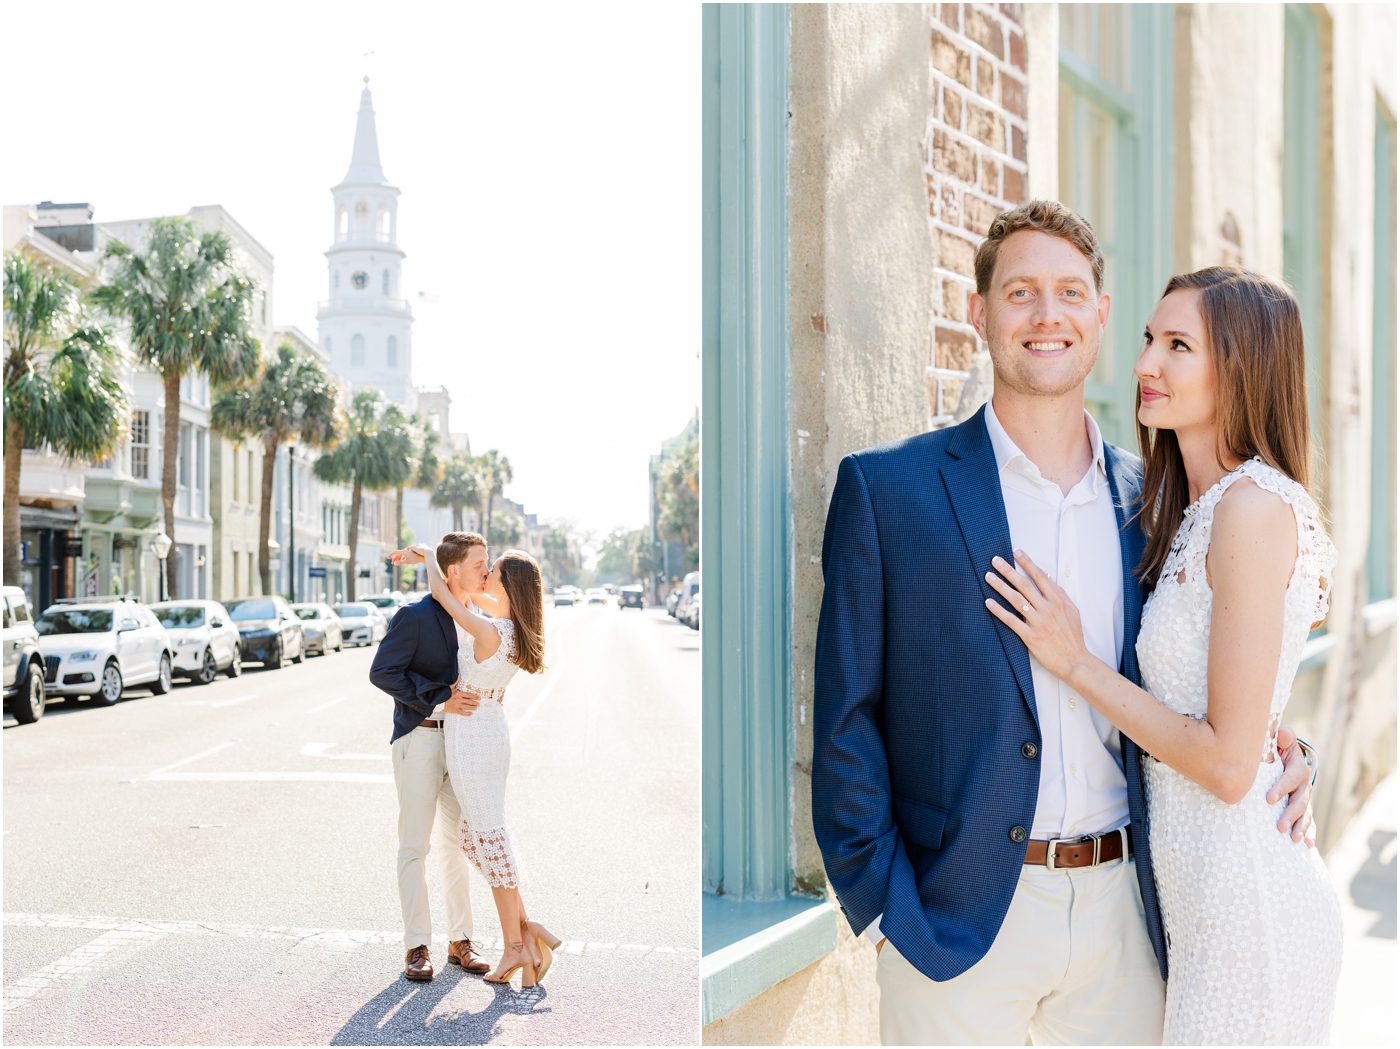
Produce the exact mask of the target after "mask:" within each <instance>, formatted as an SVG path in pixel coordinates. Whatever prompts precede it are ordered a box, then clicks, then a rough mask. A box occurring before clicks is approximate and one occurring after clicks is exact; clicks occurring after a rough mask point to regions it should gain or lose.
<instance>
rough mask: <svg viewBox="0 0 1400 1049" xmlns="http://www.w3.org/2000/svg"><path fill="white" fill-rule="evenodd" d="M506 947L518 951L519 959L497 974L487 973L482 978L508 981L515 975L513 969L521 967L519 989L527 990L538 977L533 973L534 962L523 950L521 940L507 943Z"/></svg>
mask: <svg viewBox="0 0 1400 1049" xmlns="http://www.w3.org/2000/svg"><path fill="white" fill-rule="evenodd" d="M506 949H507V950H512V949H513V950H516V951H518V952H519V953H520V960H519V961H517V962H516V963H515V964H514V965H512V966H511V967H510V968H509V969H507V970H506V971H505V972H503V973H501V974H500V975H499V976H496V975H494V974H492V973H487V974H486V975H485V976H483V977H482V979H483V980H485V981H486V982H487V983H510V978H511V977H512V976H514V975H515V971H516V970H517V969H521V970H523V971H522V972H521V974H520V989H521V990H522V991H525V990H529V989H530V988H531V987H533V986H535V984H536V983H537V982H538V980H539V977H538V976H536V975H535V965H534V962H532V961H531V960H530V954H529V952H528V951H526V950H525V944H524V943H523V942H521V943H507V944H506ZM503 964H504V963H503Z"/></svg>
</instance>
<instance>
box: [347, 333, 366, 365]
mask: <svg viewBox="0 0 1400 1049" xmlns="http://www.w3.org/2000/svg"><path fill="white" fill-rule="evenodd" d="M364 366H365V337H364V336H363V335H354V336H352V337H351V339H350V367H352V368H363V367H364Z"/></svg>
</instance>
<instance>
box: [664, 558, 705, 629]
mask: <svg viewBox="0 0 1400 1049" xmlns="http://www.w3.org/2000/svg"><path fill="white" fill-rule="evenodd" d="M699 596H700V573H699V572H687V573H686V575H685V578H684V579H682V580H681V585H680V586H678V587H676V588H675V589H674V590H672V591H671V592H670V593H669V594H667V595H666V612H667V613H668V614H669V615H672V616H675V617H676V618H677V619H679V620H680V621H681V622H682V623H689V619H688V618H687V617H688V615H689V609H690V602H691V601H693V600H695V598H697V597H699ZM697 629H698V627H697Z"/></svg>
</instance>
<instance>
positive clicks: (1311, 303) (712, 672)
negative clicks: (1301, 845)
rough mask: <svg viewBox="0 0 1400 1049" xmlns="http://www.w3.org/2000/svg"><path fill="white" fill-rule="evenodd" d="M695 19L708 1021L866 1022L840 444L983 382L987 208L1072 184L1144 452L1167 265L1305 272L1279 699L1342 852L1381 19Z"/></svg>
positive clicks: (746, 1033)
mask: <svg viewBox="0 0 1400 1049" xmlns="http://www.w3.org/2000/svg"><path fill="white" fill-rule="evenodd" d="M704 20H705V21H704V25H705V47H704V55H705V63H704V75H705V87H704V92H705V96H704V97H705V110H704V112H705V116H704V136H705V153H704V158H705V172H706V184H705V222H706V224H705V248H706V253H705V264H704V274H705V299H704V302H705V337H704V343H703V349H702V362H703V367H702V374H703V376H704V383H705V386H704V401H703V404H704V409H703V411H704V414H703V418H702V424H701V433H702V438H701V439H702V476H701V499H702V505H701V533H702V535H701V547H702V563H703V564H705V565H706V569H705V571H706V582H705V585H706V591H707V596H706V615H707V621H706V625H705V636H704V639H703V642H702V644H703V648H702V667H703V671H702V674H703V686H702V687H703V695H704V740H705V744H704V746H705V763H704V773H703V777H704V780H703V791H704V795H703V796H704V832H703V835H704V839H703V840H704V878H705V888H706V890H707V895H706V899H705V901H704V934H703V946H702V961H701V979H702V1002H703V1006H702V1008H703V1016H704V1021H705V1024H706V1026H705V1029H704V1035H703V1037H704V1040H705V1041H706V1042H707V1043H715V1044H719V1043H735V1044H741V1043H742V1044H779V1043H801V1042H806V1043H841V1044H858V1043H873V1042H876V1041H878V1040H879V1029H878V1005H879V989H878V987H877V986H876V983H875V963H874V948H873V947H872V946H871V945H870V944H869V943H868V942H865V941H864V940H861V939H857V938H855V937H853V936H852V935H851V931H850V929H849V928H848V927H847V926H846V925H845V923H844V920H843V919H842V918H841V915H840V913H839V910H837V909H836V908H835V907H834V906H833V900H832V899H831V896H830V891H829V889H828V886H827V884H826V879H825V875H824V872H823V869H822V863H821V855H820V852H819V850H818V849H817V846H816V842H815V839H814V836H813V834H812V830H811V803H810V780H809V777H810V760H811V752H812V751H811V748H812V741H811V718H810V713H811V704H812V672H811V671H812V665H813V657H814V646H815V635H816V623H817V618H818V611H819V608H820V601H821V593H822V580H821V570H820V552H821V538H822V529H823V524H824V520H825V514H826V507H827V501H828V498H829V495H830V485H831V483H832V482H833V481H834V479H835V476H836V468H837V465H838V464H839V462H840V460H841V458H842V457H843V456H844V455H846V454H847V453H849V452H852V451H855V450H857V449H860V448H863V447H866V446H868V445H871V444H875V443H878V442H880V441H885V440H891V439H895V438H900V437H904V436H908V435H910V434H913V433H917V432H919V431H921V430H924V429H928V428H933V427H940V426H946V425H949V424H952V423H955V422H957V421H959V420H962V419H965V418H967V417H968V416H969V415H970V414H971V413H972V412H973V411H975V410H976V408H977V407H979V406H980V405H981V404H982V403H983V402H984V401H985V400H986V399H987V397H988V396H989V395H990V392H991V381H992V377H991V370H990V361H989V358H988V356H987V354H986V350H985V348H984V347H982V346H981V345H979V343H978V340H977V337H976V334H975V332H974V331H973V329H972V327H971V325H970V324H969V322H968V313H967V299H968V295H969V294H970V293H971V291H972V290H973V270H972V260H973V257H974V254H975V252H976V249H977V246H978V244H979V243H980V240H981V238H982V237H983V236H985V234H986V231H987V228H988V225H989V223H990V222H991V220H992V218H993V217H995V215H996V214H997V213H998V212H1000V211H1002V210H1004V209H1006V208H1008V207H1011V206H1014V205H1017V204H1019V203H1022V202H1023V201H1025V200H1028V199H1033V198H1053V199H1059V200H1062V201H1064V202H1065V203H1067V204H1069V205H1070V206H1072V207H1074V208H1075V209H1077V210H1079V211H1081V212H1082V213H1084V214H1085V215H1086V216H1087V217H1088V218H1089V219H1090V220H1091V221H1092V222H1093V223H1094V225H1095V229H1096V231H1097V232H1098V234H1099V236H1100V238H1101V239H1102V242H1103V245H1104V250H1105V254H1106V256H1107V262H1108V265H1107V274H1106V280H1105V285H1106V287H1105V290H1106V291H1108V292H1109V293H1110V294H1111V295H1112V296H1113V312H1112V314H1111V321H1110V324H1109V327H1108V331H1107V332H1106V333H1105V338H1104V342H1103V349H1102V352H1101V356H1100V360H1099V363H1098V365H1097V366H1096V369H1095V371H1094V373H1093V374H1092V375H1091V377H1090V380H1089V383H1088V386H1087V391H1086V393H1087V400H1088V402H1089V408H1090V410H1091V412H1093V414H1094V415H1095V417H1096V419H1097V421H1098V422H1099V424H1100V426H1101V428H1102V429H1103V431H1104V434H1105V437H1106V438H1107V439H1109V440H1111V441H1114V442H1115V443H1117V444H1120V445H1123V446H1126V447H1128V448H1129V449H1134V450H1135V444H1136V442H1135V435H1134V432H1133V414H1134V409H1133V394H1134V380H1133V378H1132V366H1133V363H1134V361H1135V359H1136V355H1137V351H1138V348H1139V347H1138V344H1137V343H1138V340H1137V332H1138V331H1139V330H1140V327H1141V324H1142V323H1143V321H1144V320H1145V318H1146V317H1147V316H1148V315H1149V314H1150V312H1151V309H1152V307H1153V304H1154V303H1155V301H1156V299H1157V298H1158V296H1160V294H1161V290H1162V288H1163V286H1164V285H1165V283H1166V280H1167V278H1168V277H1169V276H1170V275H1171V274H1173V273H1176V272H1184V271H1189V270H1193V269H1198V268H1201V267H1203V266H1207V265H1214V264H1220V263H1227V264H1242V265H1244V266H1247V267H1250V268H1252V269H1255V270H1258V271H1260V272H1263V273H1265V274H1268V275H1271V276H1275V277H1281V278H1283V279H1285V280H1287V281H1288V282H1289V283H1290V285H1291V286H1292V287H1293V288H1294V290H1295V293H1296V294H1297V296H1298V299H1299V302H1300V306H1301V308H1302V313H1303V319H1304V327H1305V341H1306V347H1307V357H1308V373H1309V374H1308V377H1309V397H1310V409H1311V412H1310V414H1311V418H1312V421H1313V426H1314V437H1315V445H1316V449H1317V466H1318V470H1317V474H1318V480H1317V483H1316V485H1315V488H1316V494H1317V495H1318V497H1319V502H1320V503H1321V505H1322V506H1323V508H1324V513H1325V514H1326V517H1327V521H1328V527H1329V530H1330V532H1331V535H1332V537H1333V538H1334V540H1335V541H1336V544H1337V547H1338V550H1339V554H1340V562H1339V564H1338V566H1337V569H1336V572H1335V575H1334V583H1333V589H1332V595H1331V611H1330V614H1329V616H1328V619H1327V621H1326V623H1325V624H1324V625H1323V627H1322V628H1320V629H1319V630H1318V631H1316V632H1315V635H1314V637H1313V638H1312V639H1311V640H1310V642H1309V645H1308V649H1307V651H1306V652H1305V656H1304V660H1303V664H1302V666H1301V668H1300V670H1299V673H1298V676H1297V679H1296V681H1295V683H1294V692H1293V700H1292V702H1291V703H1290V706H1289V710H1288V714H1287V716H1286V720H1287V722H1288V723H1289V724H1290V725H1291V726H1293V727H1295V728H1297V729H1298V730H1299V731H1300V732H1301V734H1302V735H1303V736H1304V737H1306V738H1308V739H1309V740H1310V741H1312V742H1313V743H1314V744H1315V745H1316V746H1317V747H1318V749H1319V750H1320V751H1321V755H1322V773H1321V776H1320V778H1319V780H1318V786H1317V792H1316V795H1315V807H1316V810H1317V816H1318V822H1319V833H1320V845H1321V847H1322V848H1323V849H1324V850H1325V849H1326V848H1327V847H1328V845H1330V844H1331V843H1332V842H1333V841H1335V840H1336V837H1337V835H1338V834H1339V833H1340V831H1341V830H1342V828H1343V827H1344V826H1345V824H1346V822H1347V819H1348V818H1349V817H1350V815H1351V814H1352V813H1353V812H1355V810H1356V809H1357V807H1358V806H1359V805H1360V804H1361V802H1362V801H1363V800H1364V799H1365V798H1366V796H1367V795H1368V794H1369V792H1370V790H1371V788H1372V787H1373V786H1374V785H1375V784H1376V783H1377V782H1378V781H1379V780H1380V779H1381V778H1382V777H1384V776H1385V775H1386V774H1387V773H1388V772H1389V770H1391V769H1392V768H1393V767H1394V761H1395V753H1394V746H1395V716H1396V714H1395V711H1396V708H1395V692H1396V668H1395V607H1396V606H1395V564H1394V550H1395V544H1396V533H1395V505H1396V489H1395V473H1396V463H1395V418H1396V415H1395V367H1396V365H1395V361H1396V356H1395V345H1396V344H1395V331H1396V328H1395V285H1396V275H1395V268H1394V267H1395V252H1396V247H1395V243H1396V242H1395V193H1396V188H1395V165H1396V153H1395V149H1396V147H1395V113H1396V108H1395V107H1396V104H1397V98H1396V82H1395V68H1396V57H1397V56H1396V28H1397V27H1396V10H1395V8H1394V7H1393V6H1388V5H1365V4H1357V5H1343V4H1316V5H1302V4H1298V5H1294V4H1260V5H1209V4H1181V5H1154V4H1140V5H1097V4H1073V5H1070V4H1060V5H1053V4H1027V5H1021V4H1002V5H984V4H934V5H930V4H899V5H868V6H867V5H830V6H827V5H793V6H791V7H787V6H784V5H722V6H720V5H715V6H711V5H706V7H705V14H704ZM710 566H714V567H710ZM734 651H741V652H743V653H744V656H743V659H742V660H740V661H739V663H741V664H742V665H736V664H735V661H734V660H728V661H726V660H724V659H722V658H721V655H722V653H724V652H734Z"/></svg>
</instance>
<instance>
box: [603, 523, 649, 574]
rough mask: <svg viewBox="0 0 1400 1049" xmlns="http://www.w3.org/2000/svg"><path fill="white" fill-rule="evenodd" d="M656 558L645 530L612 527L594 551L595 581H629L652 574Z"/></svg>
mask: <svg viewBox="0 0 1400 1049" xmlns="http://www.w3.org/2000/svg"><path fill="white" fill-rule="evenodd" d="M655 560H656V555H655V553H654V551H653V550H652V545H651V543H650V541H649V540H648V539H647V530H646V529H645V528H634V529H627V528H614V529H613V530H612V531H611V532H609V533H608V534H607V536H606V537H605V538H604V539H603V544H602V546H601V548H600V549H599V551H598V581H599V582H605V583H611V582H631V581H632V580H634V579H646V578H648V577H649V576H650V574H651V573H652V571H654V569H653V567H652V565H653V563H654V562H655Z"/></svg>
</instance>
